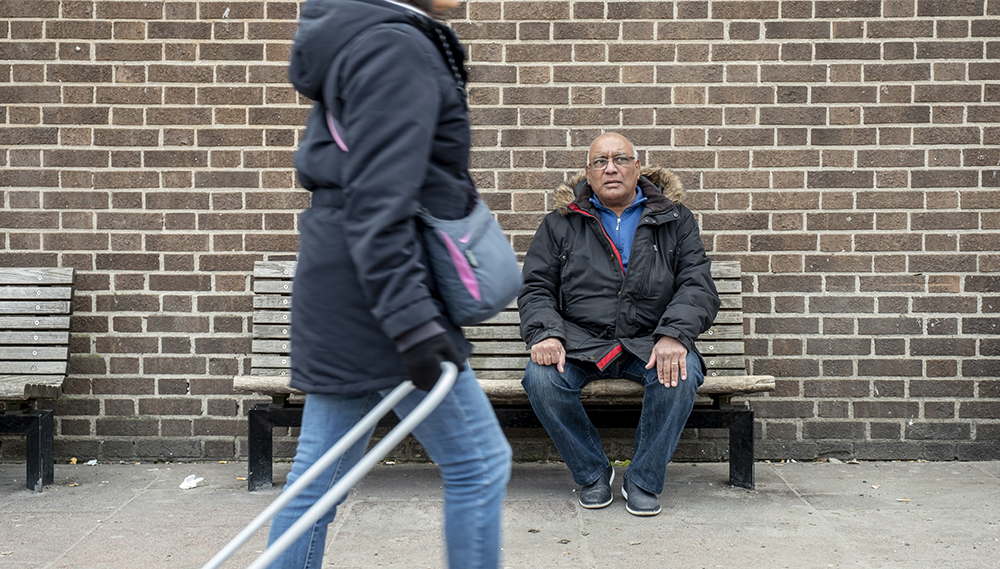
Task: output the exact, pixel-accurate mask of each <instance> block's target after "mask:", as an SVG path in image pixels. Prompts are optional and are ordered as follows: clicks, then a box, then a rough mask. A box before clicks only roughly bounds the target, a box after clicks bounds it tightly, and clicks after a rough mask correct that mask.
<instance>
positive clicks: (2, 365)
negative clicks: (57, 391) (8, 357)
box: [0, 361, 66, 375]
mask: <svg viewBox="0 0 1000 569" xmlns="http://www.w3.org/2000/svg"><path fill="white" fill-rule="evenodd" d="M60 373H61V374H64V373H66V362H64V361H63V362H50V361H37V362H35V361H27V362H11V361H5V362H0V374H6V375H35V374H39V375H47V374H60Z"/></svg>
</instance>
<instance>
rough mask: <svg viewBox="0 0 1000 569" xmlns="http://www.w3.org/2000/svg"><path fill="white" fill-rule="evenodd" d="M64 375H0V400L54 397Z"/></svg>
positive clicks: (60, 391)
mask: <svg viewBox="0 0 1000 569" xmlns="http://www.w3.org/2000/svg"><path fill="white" fill-rule="evenodd" d="M65 380H66V376H65V375H0V400H7V401H18V400H24V399H55V398H57V397H59V394H60V393H62V384H63V381H65Z"/></svg>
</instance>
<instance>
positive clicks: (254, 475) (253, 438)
mask: <svg viewBox="0 0 1000 569" xmlns="http://www.w3.org/2000/svg"><path fill="white" fill-rule="evenodd" d="M273 428H274V425H273V424H272V423H271V421H270V418H269V416H268V410H267V408H266V406H265V408H263V409H261V408H259V406H258V407H255V408H253V409H251V410H250V412H249V413H247V447H248V448H247V487H248V489H249V491H250V492H253V491H254V490H257V489H258V488H270V487H271V478H272V474H273V470H272V464H271V462H272V459H273V456H272V455H273V449H272V443H271V429H273Z"/></svg>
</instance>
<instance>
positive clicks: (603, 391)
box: [233, 261, 774, 491]
mask: <svg viewBox="0 0 1000 569" xmlns="http://www.w3.org/2000/svg"><path fill="white" fill-rule="evenodd" d="M294 274H295V261H259V262H257V263H256V265H255V267H254V284H253V290H254V314H253V355H252V358H251V371H250V375H245V376H239V377H236V378H234V380H233V387H234V389H235V390H236V391H238V392H243V393H260V394H266V395H270V396H271V398H272V401H271V403H270V404H260V405H257V406H255V407H254V408H253V409H251V410H250V411H249V412H248V431H247V443H248V461H249V464H248V476H247V480H248V485H249V487H250V490H251V491H253V490H255V489H257V488H260V487H262V486H268V487H269V486H270V485H271V473H272V470H271V468H272V434H271V430H272V429H273V428H275V427H295V426H299V425H300V423H301V416H302V408H301V405H300V404H298V403H294V404H293V403H290V402H289V399H288V398H289V396H290V395H292V394H296V393H297V392H295V391H293V390H291V389H290V388H289V385H288V381H289V373H290V372H289V366H290V361H291V359H290V355H289V354H290V350H291V344H290V342H289V332H290V331H291V328H290V326H291V312H290V309H291V304H292V301H291V294H292V276H293V275H294ZM712 277H713V280H714V281H715V284H716V288H718V290H719V296H720V298H721V300H722V307H721V309H720V311H719V314H718V316H717V317H716V319H715V323H714V325H713V326H712V328H711V329H710V330H708V331H707V332H705V333H704V334H702V336H701V337H699V338H698V340H697V344H698V349H699V350H700V351H701V352H702V354H703V355H704V356H705V360H706V362H707V364H708V373H707V374H706V377H705V383H704V384H703V385H702V386H701V388H700V389H698V394H699V395H700V396H703V398H702V401H708V404H699V405H696V407H695V411H694V412H692V413H691V417H690V418H689V419H688V422H687V427H688V428H725V429H729V466H730V468H729V479H730V483H732V484H733V485H735V486H741V487H745V488H752V487H753V485H754V475H753V457H754V439H753V411H752V410H751V409H749V408H747V407H746V406H734V405H732V403H731V399H732V397H734V396H738V395H741V394H746V393H755V392H762V391H770V390H772V389H774V377H772V376H749V375H747V374H746V367H745V360H744V355H743V312H742V297H741V291H742V282H741V280H740V264H739V262H737V261H720V262H715V263H713V265H712ZM518 326H519V318H518V313H517V310H516V308H514V307H513V306H511V307H509V308H508V309H507V310H506V311H504V312H502V313H500V314H498V315H497V316H495V317H494V318H492V319H490V320H489V321H487V322H485V323H483V324H480V325H478V326H470V327H467V328H465V332H466V336H467V337H468V338H469V340H470V341H472V342H473V344H474V346H475V347H474V350H473V354H472V356H470V357H469V363H470V364H471V365H472V368H473V369H474V370H475V371H476V375H477V377H478V378H479V382H480V385H482V387H483V390H484V391H485V392H486V393H487V395H488V396H489V397H490V401H491V402H492V403H493V408H494V411H495V412H496V413H497V418H498V419H499V420H500V423H501V424H502V425H503V426H505V427H508V428H520V427H528V428H538V427H541V424H540V423H539V422H538V419H537V417H535V414H534V412H532V410H531V407H530V404H529V403H528V398H527V395H526V394H525V393H524V390H523V389H522V388H521V383H520V382H521V378H522V377H523V375H524V367H525V365H526V364H527V362H528V352H527V350H526V348H525V345H524V342H523V341H522V340H521V336H520V333H519V331H518ZM642 392H643V388H642V387H641V386H639V385H638V384H635V383H632V382H630V381H626V380H624V379H617V380H600V381H595V382H593V383H591V384H589V385H588V386H587V387H586V388H585V389H584V391H583V394H582V398H583V400H584V403H585V405H586V408H587V412H588V414H589V415H590V417H591V418H592V420H593V421H594V424H595V425H596V426H598V427H602V428H624V427H628V428H634V427H635V426H636V425H637V424H638V418H639V412H640V410H641V403H642ZM389 422H390V423H391V422H392V419H390V420H389Z"/></svg>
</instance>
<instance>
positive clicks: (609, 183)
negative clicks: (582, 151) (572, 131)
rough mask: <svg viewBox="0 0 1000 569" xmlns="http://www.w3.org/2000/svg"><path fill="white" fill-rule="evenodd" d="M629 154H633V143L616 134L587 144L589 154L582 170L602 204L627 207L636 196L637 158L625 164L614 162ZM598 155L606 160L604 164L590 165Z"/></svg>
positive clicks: (630, 155) (638, 167)
mask: <svg viewBox="0 0 1000 569" xmlns="http://www.w3.org/2000/svg"><path fill="white" fill-rule="evenodd" d="M632 156H635V150H634V149H633V148H632V145H631V144H629V142H628V140H625V138H623V137H621V136H619V135H616V134H607V135H603V136H600V137H598V138H597V140H595V141H594V143H593V144H591V145H590V154H589V156H588V160H587V166H586V168H585V170H584V171H585V173H586V174H587V181H588V182H590V187H591V188H593V189H594V193H596V194H597V197H598V198H599V199H600V200H601V203H602V204H604V206H605V207H609V208H610V207H616V206H617V207H626V206H628V205H630V204H631V203H632V200H634V199H635V186H636V183H637V182H638V181H639V170H640V164H639V161H638V160H637V159H636V160H632V159H630V160H628V163H627V164H625V165H619V164H615V157H632ZM598 159H603V160H605V161H607V164H605V165H604V167H603V168H598V167H594V166H591V164H593V163H594V160H598ZM619 160H621V158H619Z"/></svg>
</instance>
